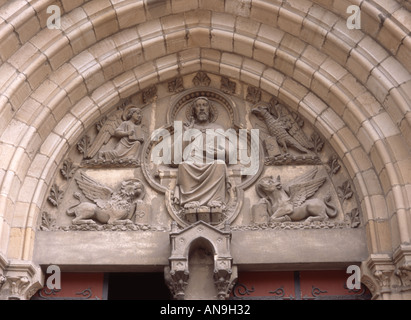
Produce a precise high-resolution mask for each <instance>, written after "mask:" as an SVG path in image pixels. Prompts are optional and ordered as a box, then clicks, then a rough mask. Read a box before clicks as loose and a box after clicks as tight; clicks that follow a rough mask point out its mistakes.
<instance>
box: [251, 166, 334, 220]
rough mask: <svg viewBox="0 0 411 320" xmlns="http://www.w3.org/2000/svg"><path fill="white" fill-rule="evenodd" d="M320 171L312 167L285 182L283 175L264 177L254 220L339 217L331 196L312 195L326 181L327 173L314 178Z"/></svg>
mask: <svg viewBox="0 0 411 320" xmlns="http://www.w3.org/2000/svg"><path fill="white" fill-rule="evenodd" d="M317 171H318V169H314V170H312V171H309V172H308V173H306V174H304V175H302V176H301V177H298V178H296V179H294V180H293V181H291V182H289V183H288V184H282V182H281V177H280V176H278V177H277V178H276V179H275V178H273V177H265V178H262V179H261V180H260V181H259V182H258V183H257V185H256V191H257V194H258V195H259V196H260V197H261V199H260V201H259V203H258V204H256V205H254V206H253V208H252V212H253V215H254V223H266V222H286V221H301V220H305V222H306V223H310V222H311V221H323V220H325V219H327V218H334V217H336V216H337V213H338V210H337V209H336V208H335V207H334V206H332V205H331V203H330V202H331V196H327V197H326V198H325V199H324V200H323V199H319V198H314V199H309V198H311V197H312V196H314V194H315V193H316V192H317V191H318V189H319V188H320V187H321V186H322V185H323V184H324V182H325V181H326V178H325V177H324V178H319V179H314V177H315V176H316V174H317Z"/></svg>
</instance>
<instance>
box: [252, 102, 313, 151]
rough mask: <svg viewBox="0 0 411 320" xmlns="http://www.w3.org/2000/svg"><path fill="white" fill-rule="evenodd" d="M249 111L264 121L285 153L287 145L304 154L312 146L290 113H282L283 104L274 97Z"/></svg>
mask: <svg viewBox="0 0 411 320" xmlns="http://www.w3.org/2000/svg"><path fill="white" fill-rule="evenodd" d="M251 112H252V113H253V114H255V115H256V116H257V118H258V119H260V120H262V121H264V122H265V124H266V126H267V129H268V132H269V134H270V136H272V137H274V138H275V139H276V140H277V143H278V145H279V146H281V147H282V148H283V151H284V152H285V153H288V147H292V148H294V149H297V150H298V151H300V152H302V153H306V154H307V153H310V151H309V150H310V149H313V148H314V146H313V143H312V141H310V140H309V139H308V138H307V137H306V135H305V134H304V132H303V131H302V130H301V126H300V125H299V123H298V121H297V120H296V119H294V118H293V117H292V116H291V115H290V114H284V111H283V106H282V105H281V104H280V103H279V102H278V101H277V100H276V99H275V98H274V99H273V100H272V101H271V103H270V104H267V103H264V102H260V103H258V104H257V105H256V106H254V107H253V109H252V111H251Z"/></svg>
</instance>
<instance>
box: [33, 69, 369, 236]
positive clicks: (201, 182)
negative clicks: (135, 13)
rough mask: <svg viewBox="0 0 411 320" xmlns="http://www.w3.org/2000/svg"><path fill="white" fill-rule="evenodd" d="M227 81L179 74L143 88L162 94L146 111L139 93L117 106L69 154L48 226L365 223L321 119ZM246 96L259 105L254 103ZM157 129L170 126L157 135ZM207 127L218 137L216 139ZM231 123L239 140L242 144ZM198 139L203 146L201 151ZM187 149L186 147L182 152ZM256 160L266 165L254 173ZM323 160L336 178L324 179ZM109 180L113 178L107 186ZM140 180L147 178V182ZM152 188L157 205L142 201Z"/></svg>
mask: <svg viewBox="0 0 411 320" xmlns="http://www.w3.org/2000/svg"><path fill="white" fill-rule="evenodd" d="M193 77H194V79H193ZM213 79H214V78H213ZM220 79H221V83H220V84H217V85H219V86H220V87H219V89H215V88H211V87H207V86H209V85H210V84H211V80H210V77H209V76H208V75H207V74H206V73H204V72H199V73H197V74H193V75H187V76H185V77H184V78H183V77H177V78H175V79H174V80H173V81H168V82H165V83H164V84H160V85H158V86H153V87H152V88H149V89H147V90H146V91H144V92H143V97H145V99H146V102H147V103H149V102H150V101H153V99H155V98H154V96H155V97H157V93H158V92H159V93H161V96H159V97H158V99H157V100H156V103H153V104H152V105H147V106H145V107H144V109H142V108H141V107H138V106H136V105H134V104H133V103H132V101H137V100H138V99H139V98H140V96H141V93H136V94H135V95H134V96H132V97H128V98H127V100H123V102H121V104H119V105H117V106H113V111H111V112H110V113H108V114H107V115H106V116H104V117H102V118H100V119H99V120H98V121H96V123H95V125H94V126H92V127H91V129H90V130H88V131H87V132H86V133H85V134H84V135H83V136H82V138H81V139H80V141H79V142H78V144H77V148H73V149H72V151H71V153H70V154H69V155H68V156H67V158H66V159H65V160H64V161H63V163H62V166H61V168H60V170H59V173H60V174H59V175H57V176H56V181H54V183H53V184H52V188H51V191H50V195H49V196H48V201H47V203H48V206H49V208H44V209H43V210H42V212H44V214H43V216H42V217H41V223H39V227H40V229H41V230H45V231H48V230H50V231H54V230H67V231H68V230H70V231H72V230H79V231H80V230H90V231H106V230H110V231H126V230H127V231H141V230H150V231H163V230H166V229H167V226H168V225H169V223H170V222H171V221H176V222H177V224H178V225H179V226H180V227H187V226H189V225H192V224H194V223H196V222H198V221H204V222H206V223H208V224H210V225H212V226H215V227H216V228H220V229H221V228H223V225H224V223H228V224H230V225H231V227H232V230H236V231H241V230H261V229H276V230H277V229H302V228H307V227H308V228H312V229H318V228H327V229H332V228H356V227H358V226H360V224H361V220H360V215H361V211H360V209H358V208H360V207H359V204H358V203H355V201H352V200H351V201H346V200H349V199H351V198H355V197H354V195H355V192H354V190H353V189H351V185H350V184H349V183H348V182H347V183H348V185H347V184H346V183H344V181H347V180H348V178H349V177H348V175H347V172H346V169H345V168H344V166H343V164H342V162H341V161H340V160H339V159H338V157H337V156H336V155H335V153H334V152H333V150H332V148H331V147H330V145H329V144H328V143H326V142H325V141H324V140H323V139H321V138H320V136H319V135H318V134H317V133H316V132H315V129H314V128H312V127H311V126H310V125H309V124H306V125H305V124H304V120H303V119H302V118H301V117H300V116H299V115H298V114H296V113H295V112H292V111H290V110H288V109H287V108H286V106H285V105H283V104H282V103H280V102H279V101H278V100H277V98H272V99H271V100H270V101H269V102H265V101H264V99H266V98H267V94H266V93H264V96H263V94H262V91H261V89H259V88H256V87H252V86H246V85H244V84H242V83H241V82H234V81H230V79H229V78H227V77H221V78H220ZM192 80H193V84H194V86H193V87H192V88H191V89H187V90H185V89H184V86H183V84H184V83H185V84H187V85H189V83H190V81H192ZM160 86H163V88H161V90H158V92H157V88H160ZM236 86H241V88H236ZM236 89H238V90H237V91H238V92H244V91H246V93H247V98H246V99H244V97H240V96H235V97H234V95H235V93H236ZM181 91H183V92H181ZM163 95H166V96H165V97H163ZM150 96H152V97H151V98H150ZM268 97H269V96H268ZM262 98H264V99H262ZM268 99H270V98H268ZM244 100H248V101H252V102H253V103H254V106H253V107H252V110H251V112H247V110H248V107H249V105H248V104H247V102H245V101H244ZM143 114H144V118H145V119H146V120H145V121H143ZM153 122H154V123H153ZM176 123H179V126H180V127H181V128H180V127H178V126H176ZM147 128H150V133H151V135H150V134H149V130H148V129H147ZM157 131H160V132H163V134H161V135H159V136H158V139H157V140H156V138H155V134H156V132H157ZM208 131H211V132H213V134H214V135H215V140H213V143H212V144H211V145H210V144H209V143H208V141H207V138H209V137H208V136H207V135H208ZM252 131H258V132H259V137H257V139H256V140H257V143H256V145H257V148H256V149H257V150H258V151H257V152H258V154H257V156H256V157H255V158H256V159H257V160H256V161H254V160H252V157H251V156H250V155H251V153H252V151H253V148H254V147H255V146H254V147H253V144H252V143H250V142H251V140H252V134H251V133H253V132H252ZM228 132H230V134H233V135H234V136H235V138H236V139H237V140H236V141H235V144H236V145H235V146H233V147H232V148H231V147H230V145H232V144H233V141H232V140H231V139H230V138H231V136H229V134H228ZM244 132H245V135H244V136H245V137H246V138H245V140H243V141H242V142H244V141H245V143H243V144H241V143H240V142H241V141H240V140H241V139H240V138H241V135H242V133H244ZM187 137H188V138H187ZM213 139H214V138H213ZM177 142H178V143H181V145H178V143H177ZM168 144H169V145H168ZM196 144H199V145H202V146H203V148H202V149H201V154H199V153H197V152H196V150H197V149H196ZM159 145H163V146H167V147H168V146H170V150H172V151H171V156H170V158H171V159H172V161H171V162H170V163H167V164H165V163H164V164H163V163H161V164H158V163H156V162H155V161H154V160H153V159H154V158H153V155H155V154H156V153H155V150H157V149H160V148H157V147H158V146H159ZM204 146H206V147H205V148H204ZM227 146H228V147H227ZM186 147H188V151H187V152H186V149H187V148H186ZM178 148H181V149H182V151H184V152H186V153H183V152H182V156H181V159H180V161H175V160H176V158H175V154H176V153H175V150H176V149H178ZM76 149H77V150H76ZM164 150H165V149H164ZM232 150H235V153H236V154H237V156H238V157H240V156H239V154H240V153H242V152H243V153H244V154H246V156H248V157H249V159H251V160H250V162H249V163H248V164H245V163H243V162H242V161H241V160H239V159H238V158H236V160H235V161H234V162H231V161H230V159H231V154H230V153H231V151H232ZM244 151H245V152H244ZM159 154H160V153H159ZM222 154H224V157H223V158H222V157H221V155H222ZM162 155H164V153H162ZM161 157H162V156H161ZM253 161H254V162H255V163H254V164H255V165H256V166H257V167H258V170H257V171H256V172H255V173H253V174H244V173H243V169H244V168H249V167H251V166H252V165H253V163H252V162H253ZM250 163H251V164H250ZM280 166H281V168H280ZM297 166H298V169H297V170H294V168H296V167H297ZM321 166H322V167H321ZM306 167H309V168H306ZM310 168H316V169H313V170H311V169H310ZM98 170H100V171H98ZM310 170H311V171H310ZM318 170H322V171H321V175H323V174H324V175H325V176H327V174H328V176H327V178H325V177H323V178H317V177H316V175H317V173H318V172H319V171H318ZM293 171H294V172H293ZM302 171H304V172H308V173H307V174H303V175H301V172H302ZM337 173H338V175H337ZM270 176H273V177H277V176H278V178H273V177H270ZM100 177H101V178H100ZM130 177H131V178H135V179H130ZM105 178H109V180H110V182H107V183H105V184H101V183H100V182H99V181H104V179H105ZM140 179H143V180H144V183H148V186H149V187H148V188H147V190H145V186H144V185H143V183H142V180H140ZM282 180H286V181H287V183H283V182H282ZM288 181H289V182H288ZM324 185H326V187H325V186H324ZM109 186H110V187H109ZM323 186H324V187H323ZM251 187H254V188H251ZM328 187H331V188H332V190H330V194H329V195H327V194H326V190H325V189H326V188H328ZM352 187H353V186H352ZM320 189H321V190H320ZM255 190H257V194H256V193H255ZM146 191H147V195H148V196H147V198H149V199H150V200H151V201H152V203H149V202H150V200H147V203H145V202H143V198H144V195H145V193H146ZM66 196H67V197H66ZM73 196H74V198H73ZM338 198H340V199H341V201H338ZM334 199H335V200H336V201H335V202H336V205H334V204H335V203H333V201H332V200H334ZM151 207H153V208H155V210H156V211H155V212H156V216H154V215H151V211H152V210H151ZM50 208H51V209H50ZM153 212H154V211H153ZM339 212H340V213H341V214H340V215H338V213H339ZM337 216H338V218H337ZM70 217H72V218H70ZM151 223H153V225H151Z"/></svg>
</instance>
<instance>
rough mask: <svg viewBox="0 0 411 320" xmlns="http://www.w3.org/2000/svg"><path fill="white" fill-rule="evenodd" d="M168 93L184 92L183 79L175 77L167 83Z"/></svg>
mask: <svg viewBox="0 0 411 320" xmlns="http://www.w3.org/2000/svg"><path fill="white" fill-rule="evenodd" d="M168 91H169V92H181V91H184V82H183V77H177V78H175V79H174V80H172V81H170V82H169V83H168Z"/></svg>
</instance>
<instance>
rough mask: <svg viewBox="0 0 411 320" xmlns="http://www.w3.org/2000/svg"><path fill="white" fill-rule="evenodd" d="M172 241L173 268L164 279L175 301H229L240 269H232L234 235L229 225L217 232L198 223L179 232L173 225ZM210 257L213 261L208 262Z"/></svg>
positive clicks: (171, 267)
mask: <svg viewBox="0 0 411 320" xmlns="http://www.w3.org/2000/svg"><path fill="white" fill-rule="evenodd" d="M170 242H171V248H172V251H171V256H170V258H169V261H170V266H168V267H166V268H165V279H166V283H167V284H168V286H169V288H170V290H171V293H172V295H173V297H174V298H175V299H178V300H185V299H218V300H225V299H226V298H228V296H229V294H230V291H231V289H232V288H233V286H234V284H235V282H236V281H237V268H236V267H235V266H233V259H232V256H231V251H230V244H231V232H230V230H229V226H228V225H226V227H225V229H223V230H218V229H216V228H214V227H212V226H210V225H209V224H207V223H205V222H203V221H198V222H196V223H195V224H193V225H191V226H189V227H187V228H185V229H183V230H179V229H178V227H177V224H176V223H174V224H173V226H172V228H171V232H170ZM207 256H208V257H210V259H207ZM207 261H209V262H210V263H207ZM198 266H200V267H199V268H198ZM207 266H208V268H207ZM210 273H211V274H210ZM204 280H205V281H204ZM198 284H200V285H201V290H199V288H197V287H196V285H198ZM190 286H191V287H190Z"/></svg>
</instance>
